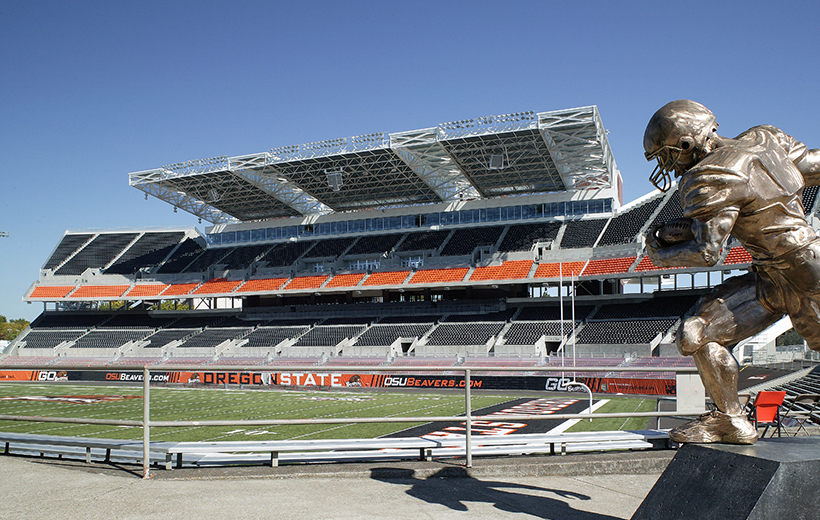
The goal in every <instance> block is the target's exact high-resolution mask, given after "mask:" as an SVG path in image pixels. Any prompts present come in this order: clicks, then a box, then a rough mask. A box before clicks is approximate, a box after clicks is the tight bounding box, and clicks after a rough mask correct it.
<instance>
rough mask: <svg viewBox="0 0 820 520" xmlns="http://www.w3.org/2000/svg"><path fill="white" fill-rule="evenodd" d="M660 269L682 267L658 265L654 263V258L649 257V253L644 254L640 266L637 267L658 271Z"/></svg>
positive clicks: (637, 269) (643, 269) (639, 269)
mask: <svg viewBox="0 0 820 520" xmlns="http://www.w3.org/2000/svg"><path fill="white" fill-rule="evenodd" d="M660 269H680V267H658V266H657V265H655V264H654V263H652V259H651V258H649V255H644V257H643V258H641V261H640V262H638V267H636V268H635V270H636V271H658V270H660Z"/></svg>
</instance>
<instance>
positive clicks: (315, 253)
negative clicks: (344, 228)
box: [305, 237, 356, 258]
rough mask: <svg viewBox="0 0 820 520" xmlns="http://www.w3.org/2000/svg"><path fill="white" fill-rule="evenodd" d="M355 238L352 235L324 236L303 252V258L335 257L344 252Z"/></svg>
mask: <svg viewBox="0 0 820 520" xmlns="http://www.w3.org/2000/svg"><path fill="white" fill-rule="evenodd" d="M354 240H356V239H355V238H353V237H345V238H325V239H323V240H319V241H318V242H317V243H316V245H315V246H313V248H312V249H311V250H310V251H308V252H307V253H306V254H305V258H328V257H332V258H336V257H338V256H340V255H341V254H342V253H344V252H345V251H346V250H347V248H349V247H350V245H351V244H352V243H353V241H354Z"/></svg>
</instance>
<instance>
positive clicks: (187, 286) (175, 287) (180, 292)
mask: <svg viewBox="0 0 820 520" xmlns="http://www.w3.org/2000/svg"><path fill="white" fill-rule="evenodd" d="M197 285H199V284H198V283H172V284H171V285H169V286H168V289H166V290H165V292H164V293H162V295H163V296H184V295H186V294H188V293H190V292H191V291H193V290H194V289H195V288H196V286H197Z"/></svg>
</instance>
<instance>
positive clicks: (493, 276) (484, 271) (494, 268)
mask: <svg viewBox="0 0 820 520" xmlns="http://www.w3.org/2000/svg"><path fill="white" fill-rule="evenodd" d="M530 269H532V260H513V261H510V262H504V263H503V264H501V265H489V266H486V267H476V270H475V271H473V275H472V276H470V280H471V281H480V280H511V279H516V278H526V277H527V275H528V274H530Z"/></svg>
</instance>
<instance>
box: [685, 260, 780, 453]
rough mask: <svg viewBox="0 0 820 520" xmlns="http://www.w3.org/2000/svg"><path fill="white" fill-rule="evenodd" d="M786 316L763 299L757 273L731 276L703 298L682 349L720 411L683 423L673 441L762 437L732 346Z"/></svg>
mask: <svg viewBox="0 0 820 520" xmlns="http://www.w3.org/2000/svg"><path fill="white" fill-rule="evenodd" d="M780 317H781V316H778V315H775V314H772V313H770V312H769V311H767V310H766V309H765V308H764V307H763V306H762V305H760V303H759V302H758V301H757V299H756V297H755V277H754V275H753V274H752V273H749V274H746V275H743V276H738V277H734V278H730V279H729V280H728V281H727V282H726V283H724V284H722V285H719V286H718V287H716V288H715V290H714V291H713V292H712V293H711V294H709V295H708V296H706V297H705V298H704V299H703V300H702V301H701V303H700V305H699V306H698V310H697V312H696V313H695V315H694V316H692V317H691V318H687V319H686V320H685V321H684V322H683V324H682V325H681V327H680V328H679V329H678V334H677V344H678V349H679V350H680V352H681V354H684V355H688V356H692V357H693V358H694V360H695V364H696V365H697V367H698V373H700V377H701V380H702V381H703V386H704V388H705V389H706V392H707V393H708V394H709V397H711V398H712V402H714V404H715V406H716V407H717V409H718V411H719V412H720V413H717V414H711V415H710V416H709V417H706V416H704V417H702V418H701V419H699V420H697V421H693V422H692V423H689V424H687V425H684V426H682V427H680V428H677V429H676V430H675V431H673V432H672V433H671V434H670V435H672V437H673V440H677V441H678V442H731V443H739V444H749V443H752V442H754V441H755V440H756V439H757V434H756V432H755V431H754V430H753V427H752V426H751V425H750V423H749V422H748V420H746V418H745V416H743V409H742V408H741V406H740V402H739V400H738V395H737V380H738V366H737V361H736V360H735V358H734V356H732V354H731V351H730V348H731V347H733V346H734V345H736V344H737V343H738V342H739V341H741V340H743V339H745V338H748V337H750V336H753V335H755V334H757V333H758V332H761V331H763V330H765V329H766V328H767V327H769V326H770V325H772V324H773V323H775V322H776V321H777V320H778V319H780Z"/></svg>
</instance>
